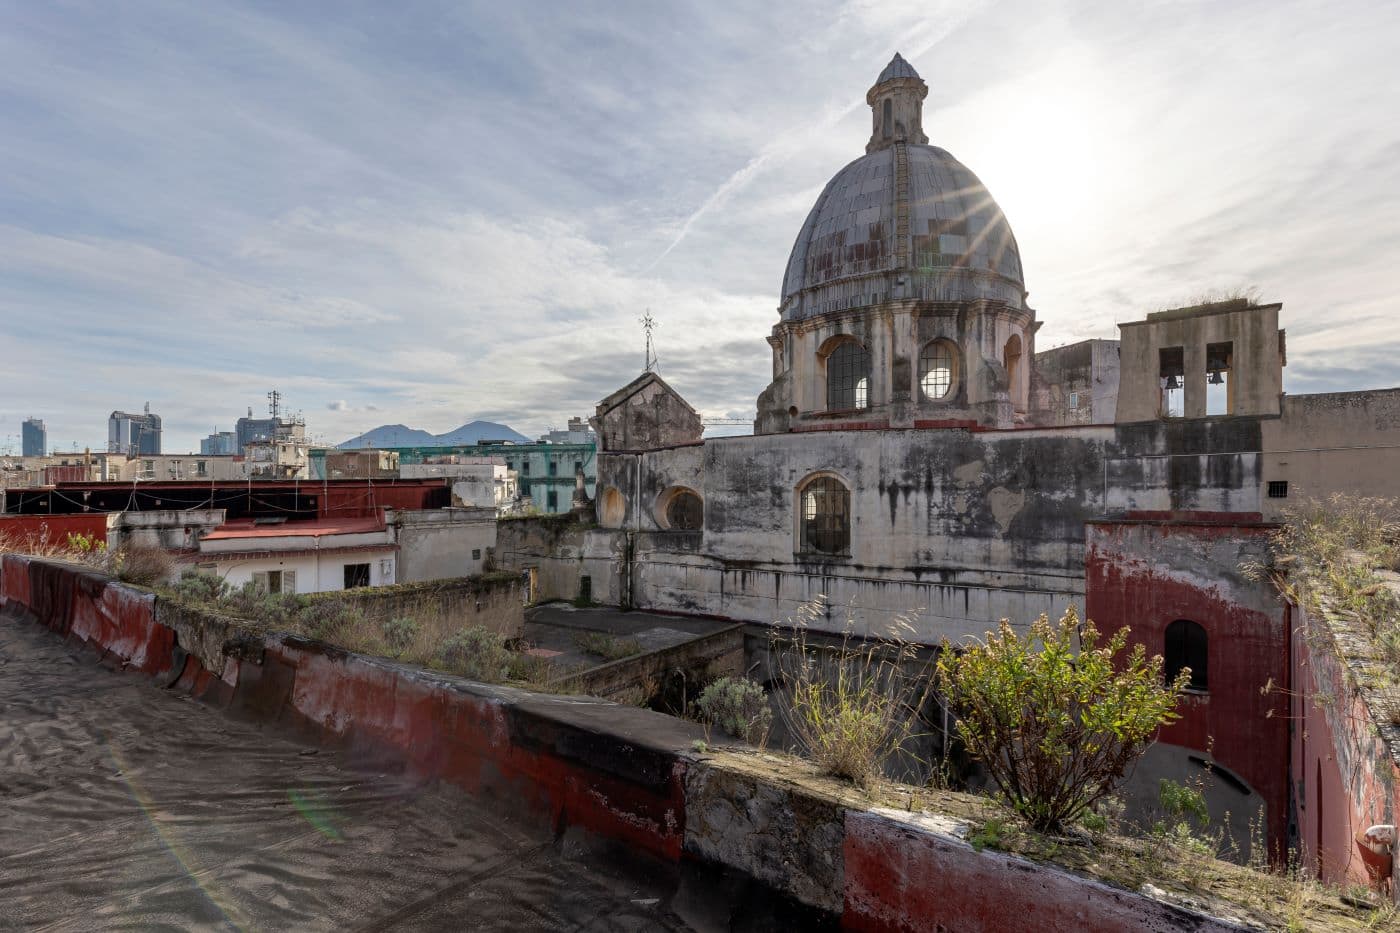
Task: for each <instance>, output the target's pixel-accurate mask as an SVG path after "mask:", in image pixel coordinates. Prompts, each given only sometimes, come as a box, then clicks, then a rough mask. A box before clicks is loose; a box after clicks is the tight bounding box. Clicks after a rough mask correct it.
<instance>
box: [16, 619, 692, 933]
mask: <svg viewBox="0 0 1400 933" xmlns="http://www.w3.org/2000/svg"><path fill="white" fill-rule="evenodd" d="M500 810H501V808H500V807H499V806H496V807H491V808H488V807H487V806H484V805H481V804H478V803H476V802H474V801H473V800H472V799H471V798H469V797H467V796H465V795H464V794H462V793H460V792H458V791H456V790H455V789H452V788H449V787H441V786H433V787H426V788H425V787H422V786H415V785H413V784H410V783H408V782H406V781H404V780H403V779H401V778H397V777H395V776H394V775H391V774H378V773H364V772H361V771H358V770H354V769H352V768H351V767H350V766H349V762H348V761H347V760H345V759H344V758H343V757H342V756H341V755H340V754H339V753H337V752H334V751H328V750H324V749H322V750H316V749H313V748H310V747H307V746H305V745H299V744H295V743H293V742H291V741H288V740H286V739H285V738H284V737H282V736H280V735H278V734H276V733H275V732H273V731H271V730H270V729H267V728H264V727H261V726H259V725H258V724H254V723H247V722H242V721H238V720H235V719H232V718H230V717H228V716H226V715H225V714H223V713H222V712H220V711H219V710H217V709H214V708H211V707H208V706H205V705H202V704H200V703H198V702H195V701H193V700H190V699H188V698H186V697H184V696H183V695H181V694H177V693H174V692H171V691H165V690H161V689H159V688H157V687H155V686H154V685H152V684H151V683H150V682H149V681H146V680H145V679H143V678H139V677H136V676H133V675H127V674H122V673H118V672H113V671H109V670H106V669H103V668H101V667H99V666H98V665H97V664H96V663H95V662H94V661H93V660H92V659H91V658H90V657H87V656H78V655H76V654H75V653H74V652H73V650H72V649H70V648H69V647H68V646H66V645H65V644H64V642H63V641H62V640H61V639H59V638H58V637H57V636H55V635H53V634H52V633H50V632H48V631H47V630H44V629H41V628H39V627H37V626H33V625H31V624H29V623H22V622H16V621H14V620H10V619H5V618H0V929H3V930H10V929H24V930H30V929H33V930H46V931H47V930H54V931H58V930H93V929H140V930H161V929H167V930H190V929H236V930H290V929H296V930H356V929H365V930H392V929H403V930H410V929H411V930H461V929H472V930H478V929H484V930H521V929H532V930H581V931H592V930H648V931H649V930H682V929H686V927H685V925H684V924H683V923H681V921H680V920H679V919H678V918H676V917H675V916H674V915H673V914H671V913H670V912H669V910H668V903H667V900H666V897H665V894H664V893H661V892H659V891H656V890H653V889H652V888H651V887H649V886H648V884H647V882H646V881H645V879H644V878H641V877H633V876H629V875H628V873H626V872H623V871H620V870H619V871H614V870H611V869H609V868H608V867H607V866H606V865H603V864H600V863H599V862H598V861H597V860H596V859H595V858H593V857H592V856H590V855H587V854H584V853H576V855H577V857H571V856H570V852H569V849H570V846H569V845H567V844H562V845H561V844H560V843H557V842H555V841H554V840H551V839H549V838H545V837H542V836H541V835H540V834H539V833H538V832H537V831H535V830H532V829H528V828H526V827H525V826H523V825H521V824H520V823H517V822H515V821H513V820H512V819H511V818H510V816H509V814H506V813H502V812H500Z"/></svg>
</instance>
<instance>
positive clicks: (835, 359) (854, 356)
mask: <svg viewBox="0 0 1400 933" xmlns="http://www.w3.org/2000/svg"><path fill="white" fill-rule="evenodd" d="M869 392H870V354H869V353H867V352H866V350H865V347H863V346H861V345H860V344H858V343H856V342H855V341H854V340H847V341H845V342H844V343H842V344H840V345H839V346H837V347H836V349H835V350H832V351H831V354H830V355H829V356H828V357H827V358H826V408H827V410H828V411H842V410H844V409H847V408H866V407H868V406H869V404H870V394H869Z"/></svg>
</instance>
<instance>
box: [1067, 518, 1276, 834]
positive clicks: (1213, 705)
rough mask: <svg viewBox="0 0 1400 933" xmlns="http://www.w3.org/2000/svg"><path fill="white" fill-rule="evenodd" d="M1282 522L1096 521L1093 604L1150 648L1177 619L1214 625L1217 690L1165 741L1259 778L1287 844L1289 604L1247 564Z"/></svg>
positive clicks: (1192, 697) (1189, 700)
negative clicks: (1250, 574) (1248, 573)
mask: <svg viewBox="0 0 1400 933" xmlns="http://www.w3.org/2000/svg"><path fill="white" fill-rule="evenodd" d="M1272 528H1273V526H1271V525H1266V524H1262V523H1257V522H1249V523H1242V524H1235V525H1227V524H1224V523H1223V522H1222V521H1221V520H1220V517H1219V516H1215V517H1213V518H1212V520H1211V521H1209V522H1190V521H1148V520H1142V521H1122V522H1093V523H1090V524H1089V526H1088V530H1087V535H1086V537H1087V544H1088V547H1087V549H1086V556H1085V568H1084V569H1085V608H1086V613H1087V615H1088V617H1089V618H1091V619H1093V620H1094V622H1095V623H1096V624H1097V625H1098V627H1099V630H1100V631H1101V632H1105V633H1107V632H1114V631H1117V630H1118V629H1119V628H1121V627H1122V626H1124V625H1126V626H1128V627H1129V628H1130V629H1131V638H1132V640H1133V641H1134V642H1138V643H1141V644H1142V645H1143V646H1144V647H1145V648H1146V649H1147V652H1148V653H1149V654H1164V653H1165V639H1166V629H1167V626H1168V625H1170V624H1171V623H1172V622H1174V621H1176V620H1177V619H1187V620H1189V621H1192V622H1195V623H1196V624H1197V625H1200V626H1201V627H1202V628H1204V629H1205V632H1206V636H1207V640H1208V642H1207V644H1208V654H1207V659H1208V675H1209V681H1208V685H1207V689H1206V690H1205V691H1203V692H1195V693H1190V694H1188V695H1187V696H1186V697H1185V699H1184V700H1183V701H1182V703H1181V705H1180V707H1179V708H1178V710H1177V711H1178V712H1179V713H1180V714H1181V719H1179V720H1178V721H1177V722H1175V723H1173V724H1172V725H1170V726H1168V727H1167V728H1165V729H1163V730H1162V731H1161V735H1160V739H1161V741H1162V742H1163V743H1168V744H1170V745H1174V746H1179V747H1181V748H1183V749H1188V750H1194V751H1196V752H1198V753H1199V757H1200V759H1201V760H1203V761H1211V762H1215V763H1218V764H1220V765H1223V766H1224V767H1225V768H1227V769H1229V770H1230V771H1231V772H1233V773H1234V774H1235V775H1237V776H1238V777H1240V778H1242V779H1243V780H1244V781H1245V782H1247V783H1248V785H1249V786H1250V787H1252V788H1253V790H1254V791H1255V792H1256V793H1258V794H1259V795H1260V796H1261V797H1262V798H1263V800H1264V803H1265V805H1266V806H1267V814H1268V836H1269V843H1270V849H1271V851H1272V853H1273V855H1274V856H1275V857H1279V856H1280V855H1281V854H1282V853H1283V852H1284V851H1285V850H1286V846H1287V839H1288V834H1287V829H1288V802H1289V801H1288V774H1287V769H1288V718H1287V713H1288V708H1287V700H1286V694H1285V690H1284V687H1285V685H1286V684H1287V677H1288V663H1287V651H1288V647H1287V646H1288V639H1287V634H1286V630H1285V622H1284V611H1283V604H1282V603H1281V602H1280V601H1279V600H1278V599H1277V596H1276V595H1275V593H1274V589H1273V586H1272V585H1271V584H1269V583H1268V582H1267V581H1260V580H1250V579H1248V578H1246V577H1245V575H1244V574H1243V573H1242V571H1241V569H1240V568H1241V565H1242V564H1244V563H1247V562H1250V561H1259V560H1262V558H1263V556H1264V549H1265V545H1266V543H1267V536H1268V533H1269V532H1270V531H1271V530H1272Z"/></svg>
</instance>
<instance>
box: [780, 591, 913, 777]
mask: <svg viewBox="0 0 1400 933" xmlns="http://www.w3.org/2000/svg"><path fill="white" fill-rule="evenodd" d="M826 615H827V601H826V598H825V597H823V596H818V597H817V598H816V599H814V600H812V601H811V602H808V603H806V604H804V605H803V606H802V607H801V609H799V611H798V615H797V618H795V619H792V620H790V621H789V625H788V626H787V627H786V628H784V627H775V628H774V630H773V634H772V636H771V640H772V643H771V645H770V647H771V651H770V654H771V656H772V657H773V658H774V665H775V667H776V671H775V673H776V678H775V679H776V680H777V682H778V684H779V686H780V687H781V688H782V689H783V690H784V691H785V693H786V694H787V697H786V702H779V703H778V704H777V706H778V711H779V714H780V715H781V717H782V719H783V723H784V725H785V726H786V727H787V730H788V734H789V735H791V736H792V737H793V738H794V739H796V741H797V745H798V750H799V751H800V752H801V753H802V754H805V755H807V756H808V757H810V758H811V759H812V760H813V761H815V762H816V763H817V765H818V766H819V767H820V768H821V769H822V770H823V771H824V772H825V773H827V774H830V775H833V776H835V777H840V778H844V779H846V780H849V781H851V782H853V783H855V784H858V785H862V786H864V785H865V784H867V783H868V782H869V781H870V780H871V779H872V778H874V777H876V776H877V775H878V774H879V773H880V772H881V770H882V769H883V768H884V766H885V763H886V762H888V761H889V760H890V759H891V758H892V757H893V756H894V755H895V754H896V753H897V752H899V751H900V750H901V749H902V748H903V747H904V746H905V743H906V742H908V741H909V740H910V739H912V738H914V737H915V735H916V734H917V732H916V730H917V729H918V727H919V722H920V720H919V714H920V712H921V711H922V710H923V708H924V706H925V704H926V703H927V702H928V700H929V698H930V696H931V695H932V693H933V689H934V678H933V670H932V666H931V664H930V663H929V662H928V661H926V660H922V659H921V658H920V656H919V653H918V650H917V646H916V645H915V644H914V642H913V641H912V639H911V638H910V637H909V636H910V635H911V634H912V632H913V627H912V626H911V625H910V623H909V621H908V619H906V618H902V617H901V618H898V619H897V620H896V621H895V622H894V624H892V625H891V626H890V628H889V630H888V631H887V632H885V633H883V634H878V635H874V636H872V637H867V638H861V637H857V636H856V635H855V634H854V629H855V620H854V619H853V618H851V617H850V616H848V617H847V619H846V622H845V625H844V627H843V630H842V634H841V635H840V636H839V638H838V640H837V641H836V642H835V643H834V644H833V643H828V642H827V641H826V640H825V639H823V638H821V637H819V636H814V635H813V634H812V633H811V629H812V626H813V623H815V622H816V621H817V620H818V619H823V618H825V617H826Z"/></svg>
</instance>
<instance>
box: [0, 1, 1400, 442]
mask: <svg viewBox="0 0 1400 933" xmlns="http://www.w3.org/2000/svg"><path fill="white" fill-rule="evenodd" d="M1397 47H1400V4H1398V3H1394V2H1384V3H1381V2H1374V3H1363V2H1347V0H1341V2H1287V0H1269V2H1228V0H1207V2H1187V0H1162V2H1152V0H1147V2H1131V3H1123V2H1103V3H1078V2H1070V0H1027V2H956V3H954V2H944V0H917V2H904V0H852V2H840V0H831V2H815V0H812V2H806V0H804V2H781V0H771V2H764V3H758V2H754V3H714V2H712V0H706V2H698V3H683V2H668V3H655V2H649V0H641V2H635V3H630V2H610V3H594V2H586V0H575V2H559V3H552V2H550V3H547V2H535V0H522V2H519V3H500V2H489V3H470V2H443V3H432V2H420V0H397V2H395V3H392V4H389V3H383V2H377V0H376V2H355V0H337V2H322V3H298V2H292V0H269V2H241V3H235V2H220V0H209V2H204V3H188V2H184V0H171V2H164V3H163V2H146V0H126V2H123V3H120V4H117V3H110V2H106V0H93V2H63V0H54V2H44V3H36V2H33V0H0V350H3V357H0V358H2V359H3V372H4V373H5V376H6V378H5V380H4V388H3V389H0V450H3V449H4V447H5V446H6V445H7V444H13V445H15V446H16V447H17V446H18V435H19V426H20V421H21V420H22V419H23V418H25V417H27V416H30V415H33V416H36V417H40V418H43V419H44V420H45V421H47V423H48V426H49V440H50V444H51V445H52V446H54V447H57V448H61V449H64V450H67V449H71V448H72V447H73V446H74V445H76V446H77V447H79V448H81V447H83V446H87V445H91V446H93V447H94V448H97V449H100V448H102V447H103V446H104V445H105V439H106V418H107V415H108V414H109V413H110V412H111V410H113V409H123V410H130V411H139V410H140V408H141V406H142V405H143V404H144V403H146V402H150V404H151V409H152V411H154V412H156V413H158V414H160V415H161V416H162V417H163V419H164V424H165V438H164V440H165V443H164V449H165V450H166V451H168V452H169V451H174V452H183V451H186V450H191V449H197V447H198V441H199V438H201V437H203V436H204V435H206V434H208V433H209V432H211V431H213V430H215V429H216V428H217V429H220V430H229V429H231V428H232V427H233V422H234V420H235V419H236V418H238V417H239V416H240V415H242V414H244V413H245V412H246V410H247V408H249V407H252V408H253V410H254V412H255V413H257V414H261V413H262V412H263V411H264V410H265V408H266V393H267V392H268V391H269V390H271V389H274V388H275V389H278V390H279V391H281V393H282V394H283V397H284V400H285V405H286V406H287V407H288V408H289V409H290V410H293V411H300V412H302V413H303V414H304V415H305V417H306V419H307V422H308V431H309V432H310V433H311V434H313V435H314V436H315V437H316V438H317V439H318V440H320V441H322V442H329V443H337V442H339V441H341V440H344V439H346V438H348V437H350V436H352V435H355V434H358V433H360V432H362V431H364V430H366V429H369V428H371V427H374V426H376V425H379V424H385V423H405V424H408V425H410V426H413V427H418V428H422V429H425V430H429V431H433V432H442V431H446V430H450V429H451V428H454V427H456V426H458V425H460V424H462V423H464V422H466V421H470V420H473V419H476V418H483V419H487V420H492V421H499V422H504V423H507V424H509V425H511V426H512V427H514V428H516V429H517V430H520V431H522V432H524V433H526V434H536V433H539V432H543V431H545V430H547V429H549V428H551V427H559V428H562V427H563V426H564V424H565V422H566V421H567V420H568V418H569V417H571V416H578V415H587V414H591V413H592V411H593V408H594V406H595V405H596V403H597V401H598V400H599V399H601V398H602V397H603V396H605V395H607V394H608V393H609V392H611V391H612V390H614V389H616V388H618V387H620V386H622V385H624V384H625V383H627V382H628V381H630V380H631V379H632V378H634V377H635V376H636V375H638V374H639V373H640V372H641V371H642V369H643V366H644V351H645V348H644V341H643V333H642V329H641V326H640V324H639V319H640V318H641V316H642V315H643V314H644V313H646V311H647V310H650V312H651V314H652V315H653V316H654V317H655V319H656V320H657V322H658V324H657V328H656V344H657V352H658V356H659V363H660V366H659V369H660V372H661V374H662V376H664V377H665V378H666V379H667V381H669V382H670V383H671V384H672V385H673V386H674V387H675V388H676V389H677V390H678V391H680V392H681V394H682V395H684V396H685V397H686V398H687V399H688V400H689V401H690V402H691V404H693V405H694V406H695V407H696V408H697V409H699V410H700V411H701V413H702V414H704V415H706V416H709V417H736V418H747V417H751V416H752V414H753V411H754V400H755V398H756V397H757V395H758V393H759V392H760V391H762V389H763V388H764V386H765V385H766V384H767V382H768V381H769V379H770V378H771V361H770V351H769V348H768V346H767V344H766V343H765V340H764V338H765V337H766V336H767V334H768V333H769V331H770V330H771V328H772V326H773V325H774V324H775V323H776V322H777V304H778V290H779V286H780V284H781V279H782V273H783V269H784V267H785V264H786V261H787V256H788V253H789V252H790V251H791V249H792V243H793V239H794V237H795V236H796V234H797V231H798V229H799V228H800V226H801V224H802V221H803V218H804V217H805V216H806V214H807V212H808V211H809V210H810V209H811V206H812V204H813V203H815V201H816V199H817V196H818V195H819V194H820V192H821V190H822V187H823V186H824V185H825V184H826V182H827V181H828V180H829V179H830V178H831V176H832V175H834V174H835V173H836V172H837V171H838V170H839V169H840V168H841V167H842V166H844V165H845V164H846V163H847V162H849V161H851V160H852V159H854V158H857V157H858V156H860V155H861V154H862V153H863V151H864V144H865V141H866V139H867V138H868V136H869V112H868V109H867V107H866V105H865V102H864V95H865V92H866V90H867V89H868V88H869V87H870V85H871V84H872V83H873V81H874V79H875V77H876V75H878V74H879V72H880V70H881V69H882V68H883V67H884V65H885V64H886V62H888V60H889V59H890V57H891V55H892V54H893V53H894V52H895V51H900V52H902V53H903V55H904V56H905V58H907V59H908V60H909V61H910V62H911V63H912V64H913V65H914V67H915V68H917V69H918V71H919V73H920V74H921V75H922V77H923V78H924V80H925V81H926V82H927V83H928V85H929V95H928V98H927V100H926V101H925V108H924V129H925V132H926V133H927V134H928V136H929V140H930V142H931V143H932V144H934V145H937V146H940V147H942V148H944V149H947V150H948V151H950V152H951V153H952V154H953V155H954V156H956V157H957V158H958V159H959V160H960V161H962V162H963V163H964V164H966V165H967V166H968V167H969V168H971V169H972V170H973V171H974V172H976V173H977V174H978V176H979V177H980V178H981V179H982V181H983V182H984V183H985V184H986V185H987V187H988V188H989V190H990V191H991V193H992V195H993V196H994V197H995V198H996V200H997V202H998V203H999V204H1000V205H1001V207H1002V209H1003V210H1004V212H1005V213H1006V215H1007V217H1008V219H1009V220H1010V222H1011V225H1012V228H1013V229H1014V231H1015V233H1016V236H1017V240H1018V242H1019V244H1020V250H1021V256H1022V260H1023V263H1024V267H1025V275H1026V286H1027V288H1028V289H1029V292H1030V298H1029V301H1030V304H1031V305H1032V306H1033V307H1034V308H1035V309H1036V311H1037V314H1038V316H1039V319H1040V320H1041V321H1042V322H1043V327H1042V329H1041V331H1040V333H1039V334H1038V336H1037V345H1038V348H1039V349H1046V348H1049V347H1053V346H1058V345H1061V344H1064V343H1068V342H1072V341H1076V340H1082V339H1087V338H1091V337H1102V338H1115V337H1116V336H1117V330H1116V327H1115V326H1114V325H1115V324H1116V323H1117V322H1120V321H1128V320H1135V319H1140V318H1141V317H1142V316H1143V315H1144V314H1146V313H1148V312H1150V311H1153V310H1158V309H1161V308H1165V307H1173V306H1179V305H1182V304H1188V303H1191V301H1192V299H1194V298H1196V297H1197V296H1201V295H1204V294H1209V293H1220V292H1227V291H1233V290H1237V289H1242V288H1253V289H1257V291H1258V294H1259V295H1260V297H1261V298H1263V299H1265V300H1270V301H1281V302H1283V312H1282V325H1281V326H1283V327H1285V328H1286V329H1287V331H1288V366H1287V368H1286V369H1285V370H1284V373H1285V376H1284V384H1285V389H1286V391H1288V392H1290V393H1308V392H1324V391H1344V390H1354V389H1364V388H1377V387H1383V386H1395V385H1397V384H1400V364H1397V363H1396V360H1397V358H1400V328H1397V326H1396V324H1395V320H1396V316H1397V314H1400V304H1397V301H1396V298H1395V295H1396V293H1397V292H1400V120H1397V119H1396V117H1395V115H1396V114H1397V113H1400V72H1397V66H1396V64H1395V54H1394V50H1395V49H1396V48H1397Z"/></svg>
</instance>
